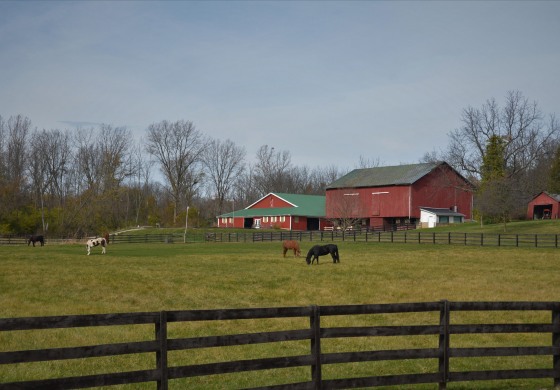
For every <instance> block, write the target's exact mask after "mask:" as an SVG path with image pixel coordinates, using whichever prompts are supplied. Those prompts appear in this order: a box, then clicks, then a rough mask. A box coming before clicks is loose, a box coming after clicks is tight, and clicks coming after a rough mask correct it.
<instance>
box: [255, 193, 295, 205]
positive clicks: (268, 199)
mask: <svg viewBox="0 0 560 390" xmlns="http://www.w3.org/2000/svg"><path fill="white" fill-rule="evenodd" d="M279 207H294V205H293V204H290V203H288V202H286V201H285V200H283V199H281V198H279V197H277V196H276V195H274V194H269V195H268V196H265V197H264V198H262V199H261V200H260V201H258V202H257V203H255V204H254V205H252V206H251V208H252V209H272V208H279Z"/></svg>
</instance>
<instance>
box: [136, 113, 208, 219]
mask: <svg viewBox="0 0 560 390" xmlns="http://www.w3.org/2000/svg"><path fill="white" fill-rule="evenodd" d="M147 132H148V135H147V145H146V151H147V152H148V153H150V154H151V155H152V156H154V157H155V158H156V160H157V161H158V162H159V164H160V169H161V172H162V173H163V175H164V176H165V179H166V180H167V184H168V185H169V191H170V194H171V197H172V199H173V203H174V210H173V223H175V222H176V221H177V210H178V207H179V205H180V204H181V200H182V199H185V200H186V202H187V204H188V203H190V201H191V199H192V198H193V195H194V193H195V191H196V189H197V186H199V185H200V183H201V181H202V178H203V172H202V167H201V166H200V165H201V164H200V163H201V158H202V153H203V151H204V148H205V141H204V139H203V136H202V134H201V133H200V132H199V131H198V130H197V129H196V128H195V127H194V125H193V123H192V122H190V121H187V122H185V121H177V122H168V121H162V122H159V123H154V124H152V125H150V126H149V127H148V130H147Z"/></svg>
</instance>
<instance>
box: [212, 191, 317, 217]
mask: <svg viewBox="0 0 560 390" xmlns="http://www.w3.org/2000/svg"><path fill="white" fill-rule="evenodd" d="M269 195H274V196H276V197H278V198H280V199H282V200H284V201H286V202H288V203H290V204H292V205H294V207H272V208H257V209H255V208H251V207H252V206H253V205H254V204H256V203H258V202H259V201H260V200H261V199H263V198H266V197H267V196H269ZM261 199H259V200H258V201H256V202H254V203H252V204H251V205H250V206H247V207H246V208H245V209H242V210H235V211H232V212H230V213H225V214H222V215H218V218H226V217H247V218H250V217H261V216H263V217H266V216H281V215H297V216H302V217H317V218H319V217H324V216H325V207H326V197H325V196H322V195H301V194H286V193H276V192H274V193H272V192H271V193H269V194H267V195H265V196H263V197H262V198H261Z"/></svg>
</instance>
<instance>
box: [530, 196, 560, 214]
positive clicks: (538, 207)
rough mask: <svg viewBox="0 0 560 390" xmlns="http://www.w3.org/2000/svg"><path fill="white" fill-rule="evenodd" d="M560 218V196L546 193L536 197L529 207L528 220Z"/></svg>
mask: <svg viewBox="0 0 560 390" xmlns="http://www.w3.org/2000/svg"><path fill="white" fill-rule="evenodd" d="M559 216H560V194H549V193H548V192H546V191H543V192H541V193H540V194H538V195H537V196H535V197H534V198H533V199H532V200H531V201H530V202H529V205H528V206H527V219H558V218H559Z"/></svg>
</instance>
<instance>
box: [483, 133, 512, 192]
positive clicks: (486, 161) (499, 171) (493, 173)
mask: <svg viewBox="0 0 560 390" xmlns="http://www.w3.org/2000/svg"><path fill="white" fill-rule="evenodd" d="M481 171H482V172H481V173H482V177H481V181H482V184H484V183H486V182H488V181H491V180H494V179H500V178H503V177H505V176H506V169H505V142H504V140H503V139H502V138H501V137H499V136H497V135H493V136H492V137H490V139H489V140H488V144H487V145H486V153H485V154H484V156H483V157H482V168H481Z"/></svg>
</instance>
